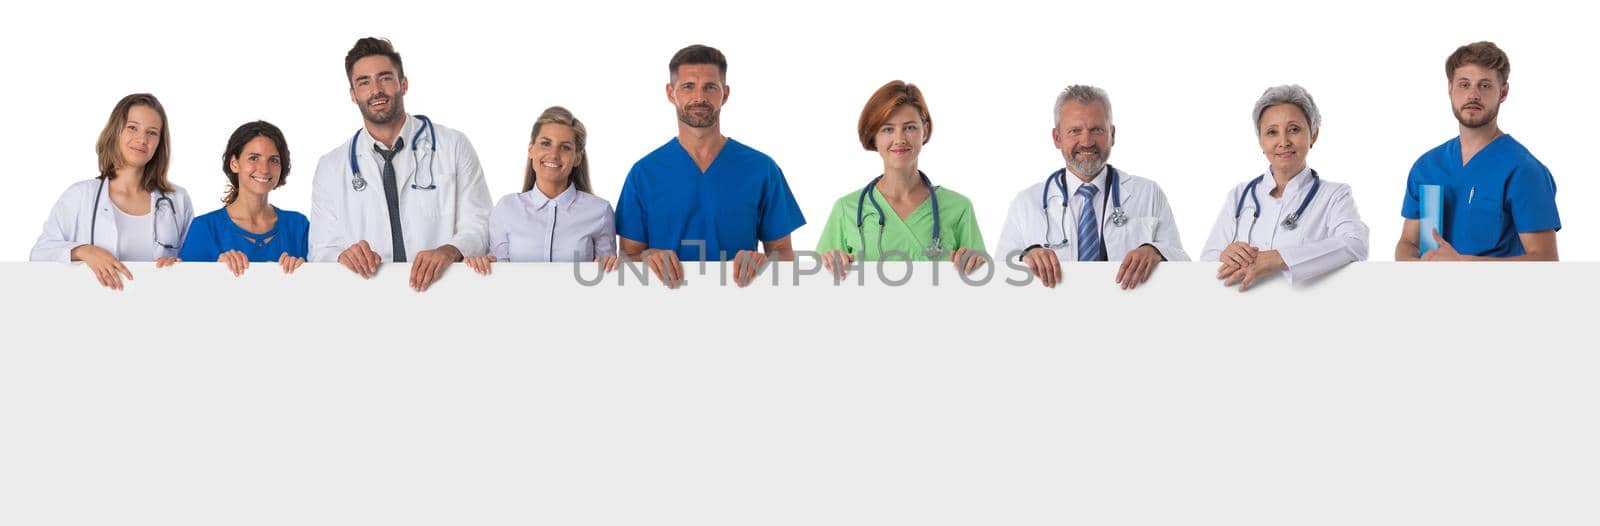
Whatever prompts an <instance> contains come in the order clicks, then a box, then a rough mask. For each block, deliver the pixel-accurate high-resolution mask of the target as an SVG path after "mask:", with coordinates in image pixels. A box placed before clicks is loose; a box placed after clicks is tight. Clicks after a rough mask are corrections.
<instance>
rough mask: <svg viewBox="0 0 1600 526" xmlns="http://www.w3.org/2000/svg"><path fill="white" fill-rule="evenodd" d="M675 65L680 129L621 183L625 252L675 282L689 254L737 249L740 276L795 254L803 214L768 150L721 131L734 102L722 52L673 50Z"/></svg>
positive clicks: (749, 276) (732, 253)
mask: <svg viewBox="0 0 1600 526" xmlns="http://www.w3.org/2000/svg"><path fill="white" fill-rule="evenodd" d="M668 70H669V71H670V73H671V76H670V78H671V82H670V83H668V84H667V100H668V101H670V102H672V105H673V106H674V107H676V108H677V111H678V136H677V138H674V139H672V140H670V141H667V143H666V144H665V145H662V146H661V147H660V148H656V150H655V151H653V152H650V154H649V155H646V156H644V158H643V159H640V160H639V162H637V163H634V165H633V169H632V170H630V171H629V172H628V179H627V180H626V181H625V182H623V184H622V196H621V197H619V198H617V236H618V237H619V238H621V249H622V253H623V254H624V255H625V256H626V257H628V258H629V259H630V260H632V261H639V260H644V261H645V262H646V263H647V264H648V265H649V266H650V270H651V271H652V272H654V273H655V275H656V277H657V278H659V279H661V280H662V281H663V282H665V283H667V285H668V286H669V287H676V286H677V285H678V284H680V283H681V282H682V280H683V264H682V261H706V260H712V261H723V260H727V259H729V258H730V257H731V258H732V259H733V262H734V264H733V274H734V281H735V282H736V283H738V284H739V286H744V285H747V284H749V283H750V281H751V280H754V279H755V276H756V273H757V272H759V271H760V269H761V268H762V266H763V265H764V264H765V263H766V262H767V259H768V258H769V257H770V258H772V259H776V260H792V259H793V258H794V248H793V247H792V245H791V242H790V240H789V234H790V233H792V232H794V230H795V229H796V228H800V225H804V224H805V223H806V220H805V217H803V216H801V214H800V205H799V203H796V202H795V199H794V194H792V193H790V192H789V183H788V181H786V180H785V179H784V178H783V170H780V169H779V168H778V164H777V163H775V162H773V161H772V158H771V157H767V156H766V154H763V153H761V152H758V151H756V150H755V149H754V148H751V147H749V146H745V145H744V144H741V143H740V142H739V141H735V140H733V139H730V138H727V137H725V136H723V135H722V127H721V123H720V119H719V117H720V111H721V109H722V105H723V104H725V103H727V102H728V85H727V73H728V61H727V59H726V58H724V57H723V55H722V52H721V51H717V50H716V49H715V48H711V47H708V46H702V45H693V46H689V47H686V48H683V49H681V50H679V51H678V53H677V54H676V55H673V57H672V61H671V62H670V63H669V64H668ZM757 240H759V241H760V242H761V244H762V248H763V249H764V251H763V252H757V251H756V241H757Z"/></svg>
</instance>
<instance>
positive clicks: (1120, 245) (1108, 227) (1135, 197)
mask: <svg viewBox="0 0 1600 526" xmlns="http://www.w3.org/2000/svg"><path fill="white" fill-rule="evenodd" d="M1109 171H1110V166H1109V165H1107V167H1106V168H1101V169H1100V173H1098V174H1095V177H1094V179H1093V180H1091V181H1090V184H1093V185H1095V187H1096V188H1097V189H1098V191H1097V192H1096V193H1095V196H1094V199H1093V200H1092V203H1091V204H1092V206H1094V216H1095V218H1096V219H1095V221H1096V222H1097V223H1099V227H1100V232H1101V234H1100V239H1101V243H1103V246H1104V247H1105V250H1106V260H1108V261H1121V260H1122V259H1123V258H1124V257H1126V256H1127V255H1128V253H1129V252H1132V251H1133V250H1134V249H1137V248H1139V247H1140V246H1143V245H1147V244H1148V245H1151V246H1153V247H1155V249H1156V250H1157V251H1159V252H1161V255H1162V257H1165V258H1167V260H1168V261H1188V260H1189V254H1188V253H1187V252H1184V250H1183V240H1182V239H1179V237H1178V224H1177V222H1176V221H1174V220H1173V218H1172V207H1171V206H1170V205H1168V203H1167V195H1166V194H1165V193H1162V191H1161V187H1160V186H1159V185H1157V184H1156V183H1155V182H1154V181H1151V180H1149V179H1145V178H1143V177H1138V176H1135V175H1133V174H1130V173H1128V172H1126V171H1123V170H1120V169H1119V170H1117V175H1118V180H1119V181H1120V183H1119V184H1120V186H1121V193H1122V211H1123V213H1125V214H1127V217H1128V222H1127V223H1125V224H1123V225H1122V226H1117V225H1116V224H1115V223H1112V221H1111V214H1110V210H1107V208H1108V207H1110V206H1111V204H1110V203H1111V189H1110V188H1108V187H1107V182H1108V181H1107V180H1108V179H1109V175H1108V173H1109ZM1063 177H1064V178H1065V182H1066V186H1067V195H1066V196H1063V195H1061V190H1060V189H1059V188H1057V187H1056V185H1055V184H1053V183H1052V184H1047V183H1048V182H1047V181H1043V180H1041V181H1040V182H1038V183H1036V184H1034V185H1033V186H1029V187H1028V188H1027V189H1026V190H1023V191H1022V192H1021V193H1018V194H1017V197H1016V198H1015V199H1013V200H1012V201H1011V208H1010V211H1008V212H1007V213H1006V224H1005V227H1004V228H1002V229H1001V230H1000V244H999V245H998V246H997V250H996V251H995V253H994V254H995V257H996V258H1013V259H1015V258H1017V257H1019V256H1020V255H1021V254H1020V252H1021V251H1022V249H1024V248H1027V247H1030V246H1033V245H1044V244H1059V245H1058V246H1053V247H1052V249H1053V250H1055V252H1056V255H1057V256H1058V257H1060V258H1061V261H1077V260H1078V248H1077V247H1078V214H1079V213H1080V212H1081V211H1082V210H1083V208H1082V206H1083V204H1082V201H1083V198H1082V197H1078V196H1077V191H1078V187H1079V186H1083V184H1084V183H1083V181H1082V180H1080V179H1078V177H1077V176H1075V175H1072V172H1071V171H1066V172H1063ZM1067 197H1071V199H1067ZM1041 198H1043V200H1044V203H1046V204H1047V206H1043V207H1041V206H1040V205H1041V203H1040V200H1041ZM1047 232H1048V237H1049V239H1048V240H1046V236H1047ZM1063 238H1065V239H1066V243H1064V244H1062V243H1061V242H1062V239H1063Z"/></svg>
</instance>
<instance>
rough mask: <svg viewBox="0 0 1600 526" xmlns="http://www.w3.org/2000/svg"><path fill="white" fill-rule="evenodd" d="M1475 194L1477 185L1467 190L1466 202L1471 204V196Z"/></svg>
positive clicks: (1476, 193)
mask: <svg viewBox="0 0 1600 526" xmlns="http://www.w3.org/2000/svg"><path fill="white" fill-rule="evenodd" d="M1476 195H1478V187H1476V186H1474V187H1472V189H1471V190H1468V191H1467V204H1469V205H1470V204H1472V198H1473V196H1476Z"/></svg>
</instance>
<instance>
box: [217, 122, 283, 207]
mask: <svg viewBox="0 0 1600 526" xmlns="http://www.w3.org/2000/svg"><path fill="white" fill-rule="evenodd" d="M256 137H266V138H267V139H269V140H271V141H272V144H273V145H275V146H277V148H278V166H281V167H282V171H280V172H279V173H278V186H274V187H273V188H278V187H281V186H283V184H284V183H286V182H289V141H287V140H285V139H284V138H283V131H282V130H279V129H278V127H277V126H273V125H272V123H270V122H267V121H255V122H247V123H244V124H243V125H240V126H239V128H238V129H236V130H233V135H232V136H230V137H228V147H227V149H225V150H223V152H222V174H223V175H226V176H227V177H228V195H225V196H223V197H222V202H223V203H225V204H230V205H231V204H233V201H234V200H236V199H238V198H239V173H238V172H235V171H233V167H232V166H228V161H231V160H234V159H237V158H239V155H240V154H242V153H244V146H245V145H246V144H250V141H253V140H255V138H256Z"/></svg>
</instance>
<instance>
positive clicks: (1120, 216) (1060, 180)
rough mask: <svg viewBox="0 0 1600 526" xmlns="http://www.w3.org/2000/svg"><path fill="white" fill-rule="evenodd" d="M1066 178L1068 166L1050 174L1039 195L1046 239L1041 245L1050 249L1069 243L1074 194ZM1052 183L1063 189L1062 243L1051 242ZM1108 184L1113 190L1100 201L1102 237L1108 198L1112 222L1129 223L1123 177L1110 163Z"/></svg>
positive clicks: (1117, 224)
mask: <svg viewBox="0 0 1600 526" xmlns="http://www.w3.org/2000/svg"><path fill="white" fill-rule="evenodd" d="M1066 179H1067V169H1066V168H1062V169H1059V170H1056V171H1055V173H1052V174H1050V177H1049V178H1048V179H1045V181H1044V183H1045V184H1044V191H1042V192H1040V193H1039V194H1040V195H1039V209H1040V213H1041V214H1044V241H1045V242H1044V243H1042V244H1040V245H1039V246H1041V247H1044V248H1049V249H1057V248H1064V247H1066V246H1067V244H1068V241H1067V211H1068V210H1071V208H1070V207H1068V206H1067V204H1068V200H1069V199H1072V196H1071V195H1070V194H1068V193H1067V181H1066ZM1051 185H1055V187H1056V189H1058V190H1060V191H1061V242H1060V243H1052V242H1050V239H1051V238H1050V186H1051ZM1106 186H1110V187H1111V191H1109V192H1106V195H1104V196H1102V197H1101V198H1100V202H1101V205H1100V238H1101V239H1105V237H1106V236H1105V229H1106V217H1105V213H1106V212H1105V209H1106V206H1105V202H1106V200H1107V199H1109V200H1110V201H1111V224H1112V225H1115V226H1119V227H1120V226H1122V225H1126V224H1128V214H1127V213H1126V212H1123V211H1122V177H1121V176H1120V175H1119V174H1118V173H1117V169H1116V168H1115V167H1113V166H1111V165H1109V164H1108V165H1106ZM1086 204H1087V203H1086Z"/></svg>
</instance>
